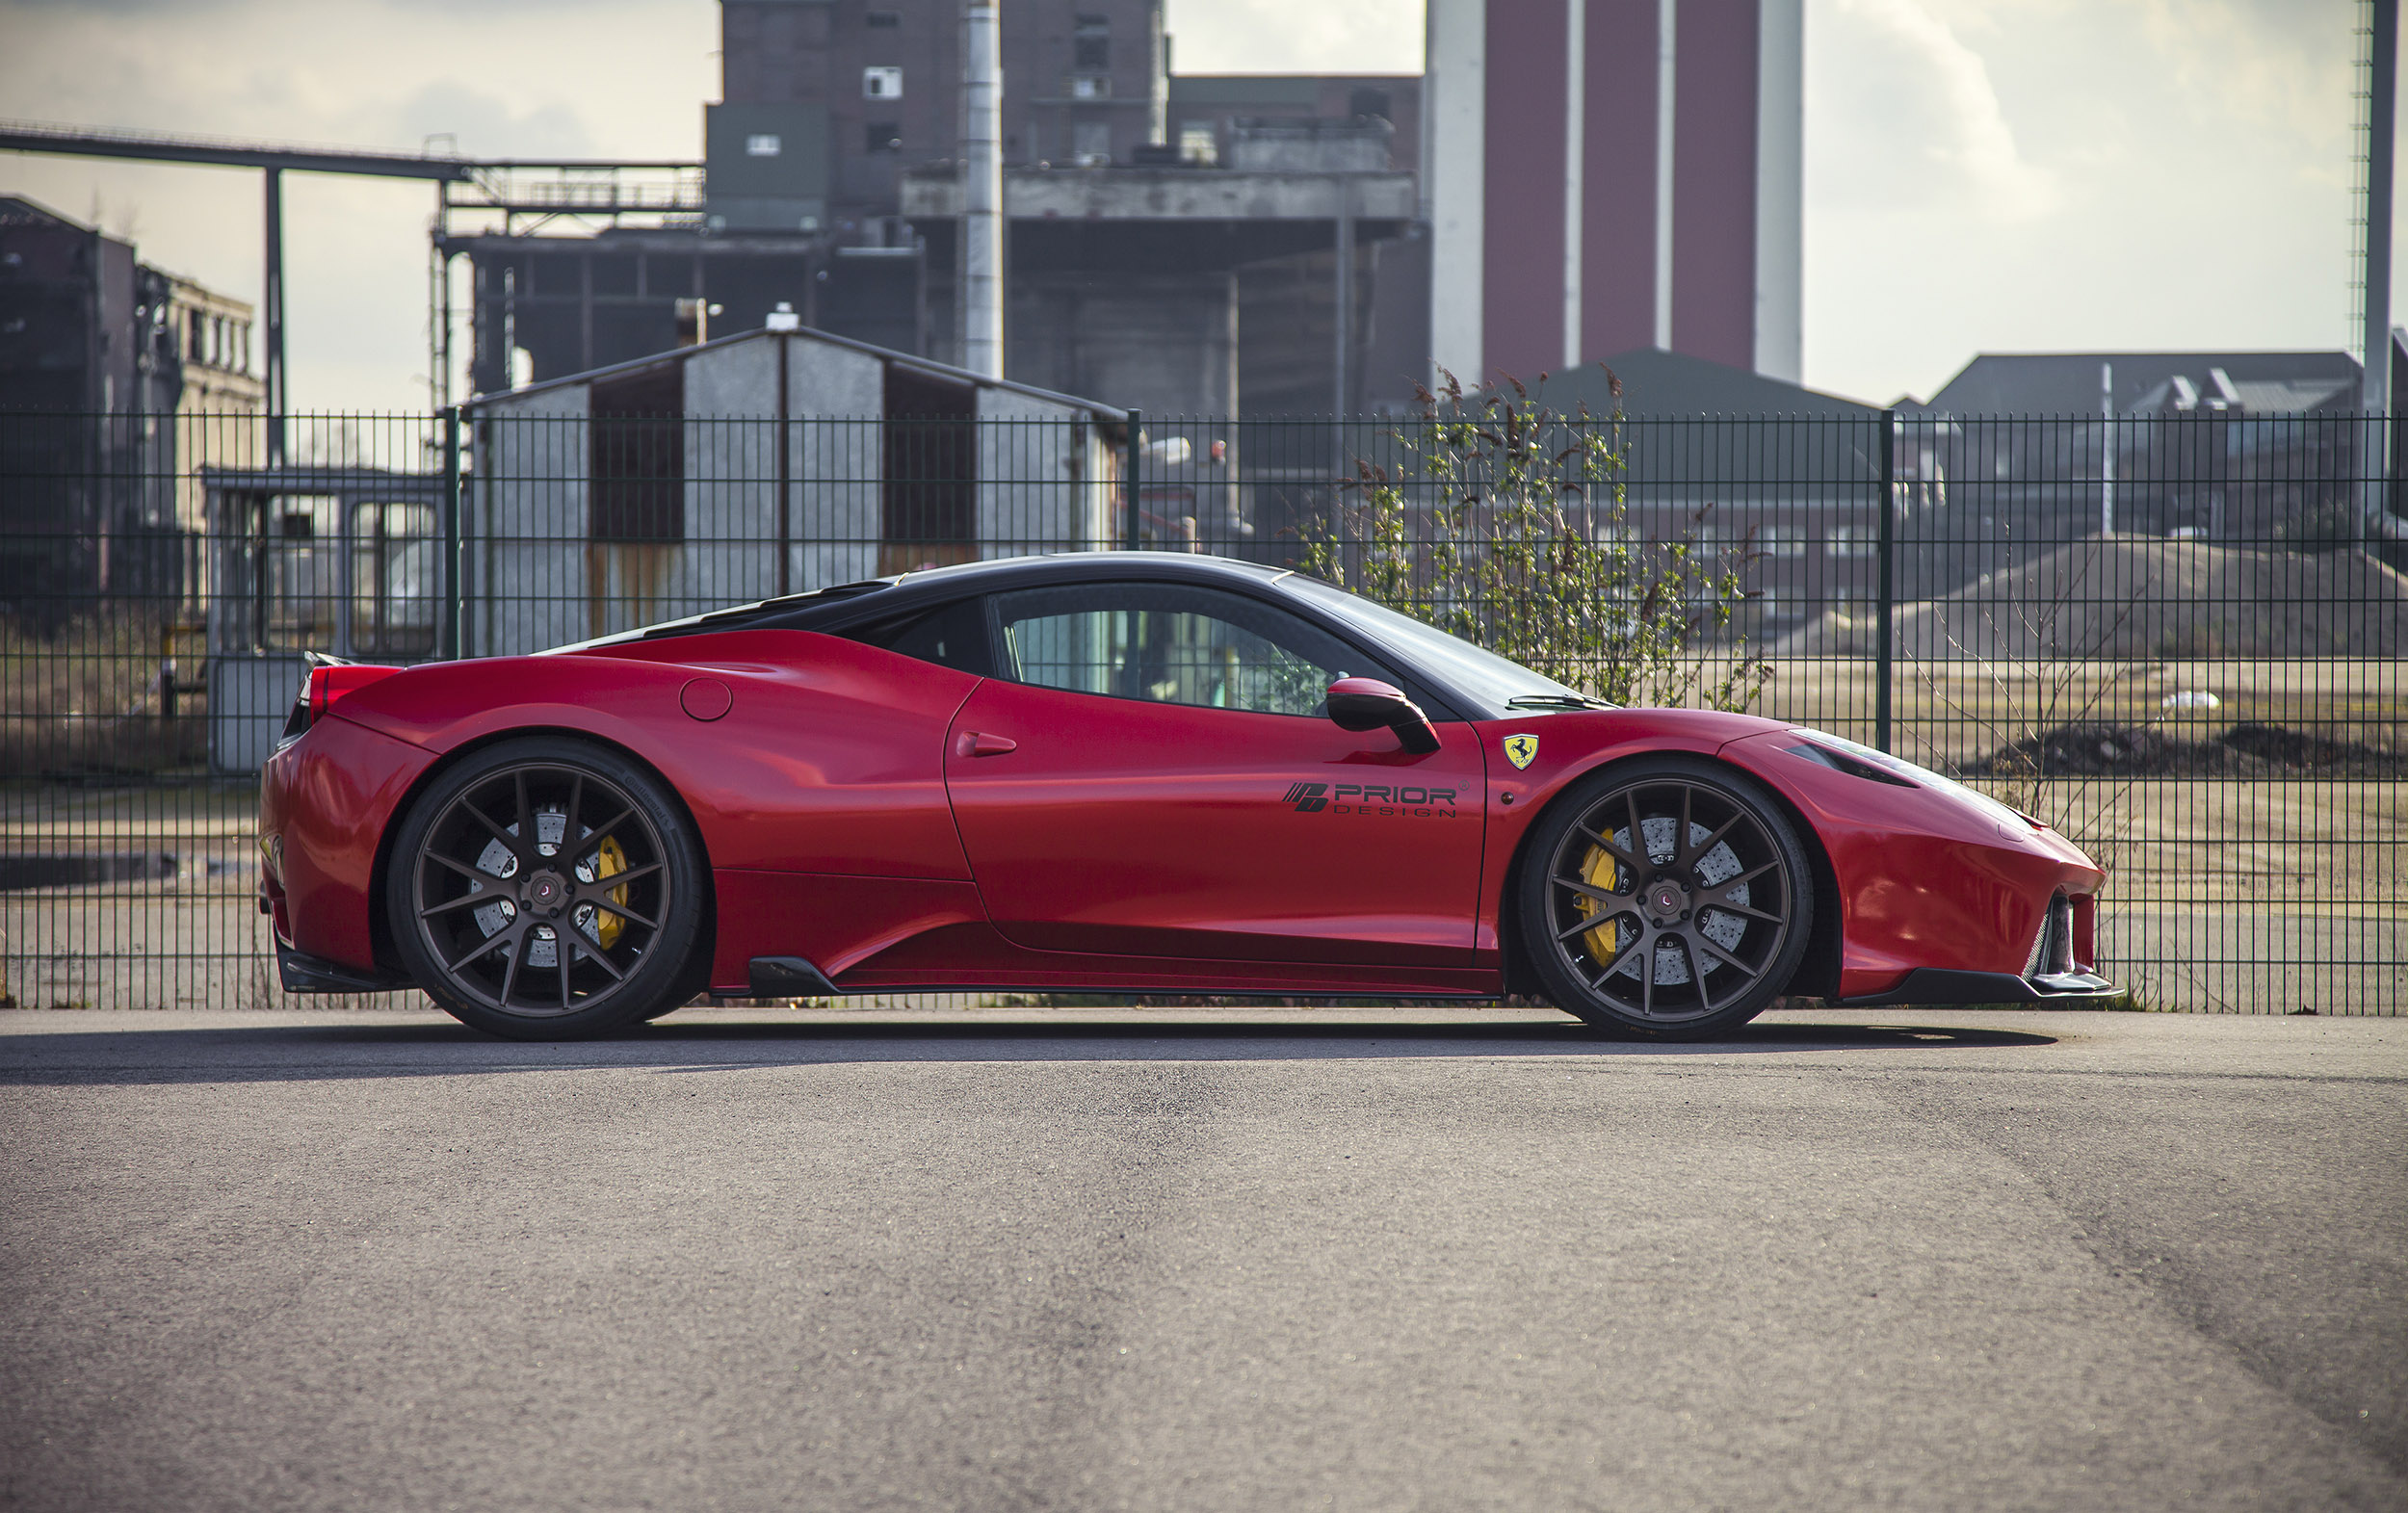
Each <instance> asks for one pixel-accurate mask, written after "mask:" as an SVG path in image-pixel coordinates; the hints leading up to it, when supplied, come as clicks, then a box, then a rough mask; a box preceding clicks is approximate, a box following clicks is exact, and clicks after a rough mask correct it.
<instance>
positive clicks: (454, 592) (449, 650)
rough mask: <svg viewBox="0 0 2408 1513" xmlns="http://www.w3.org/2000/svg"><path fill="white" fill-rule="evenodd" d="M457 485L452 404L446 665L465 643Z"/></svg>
mask: <svg viewBox="0 0 2408 1513" xmlns="http://www.w3.org/2000/svg"><path fill="white" fill-rule="evenodd" d="M459 506H460V485H459V406H458V405H457V404H455V405H453V406H452V407H451V408H449V409H447V410H445V411H444V412H443V642H442V645H441V647H440V648H439V650H440V652H441V654H442V656H443V658H444V660H445V661H447V662H451V661H457V660H458V658H459V655H460V652H461V649H462V648H463V647H464V646H465V645H466V644H467V635H466V632H467V627H466V625H465V624H464V623H462V622H463V621H464V620H465V618H466V616H467V613H468V610H467V606H468V596H467V594H466V592H465V591H464V590H465V587H466V586H465V585H464V584H462V583H461V581H460V569H461V567H462V566H463V565H464V564H465V562H466V561H467V557H468V552H467V547H466V543H465V542H464V541H463V540H462V539H461V530H460V508H459Z"/></svg>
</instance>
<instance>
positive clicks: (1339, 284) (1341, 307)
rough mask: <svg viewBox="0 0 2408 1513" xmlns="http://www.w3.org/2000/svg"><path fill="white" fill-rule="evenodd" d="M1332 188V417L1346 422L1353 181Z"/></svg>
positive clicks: (1337, 180)
mask: <svg viewBox="0 0 2408 1513" xmlns="http://www.w3.org/2000/svg"><path fill="white" fill-rule="evenodd" d="M1331 187H1332V188H1333V189H1335V190H1336V191H1337V196H1338V224H1337V237H1336V241H1337V258H1336V263H1335V274H1336V277H1335V280H1334V287H1333V288H1332V290H1331V296H1332V300H1333V302H1334V303H1335V304H1336V306H1337V312H1338V321H1337V326H1338V343H1337V355H1336V362H1337V375H1336V382H1335V384H1334V386H1333V392H1332V394H1331V396H1330V400H1331V403H1330V406H1329V413H1330V414H1332V415H1334V416H1338V417H1341V418H1343V417H1344V416H1345V415H1346V414H1347V413H1348V411H1349V410H1351V409H1352V408H1353V407H1354V406H1353V405H1351V404H1348V403H1347V389H1348V385H1349V382H1350V381H1351V379H1352V378H1353V374H1352V373H1351V372H1350V371H1349V370H1350V369H1351V368H1352V367H1353V363H1352V362H1351V361H1350V360H1349V359H1351V358H1352V356H1353V355H1354V352H1353V348H1354V180H1352V179H1350V178H1348V177H1347V176H1346V175H1345V174H1343V173H1341V174H1338V175H1336V176H1335V177H1334V178H1333V179H1332V180H1331ZM1338 429H1339V430H1340V432H1341V435H1340V439H1339V443H1338V468H1339V471H1340V472H1344V471H1345V469H1346V442H1345V438H1344V434H1343V432H1344V430H1345V428H1344V427H1340V428H1338Z"/></svg>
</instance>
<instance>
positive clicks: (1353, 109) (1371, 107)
mask: <svg viewBox="0 0 2408 1513" xmlns="http://www.w3.org/2000/svg"><path fill="white" fill-rule="evenodd" d="M1391 109H1392V107H1391V106H1390V105H1389V103H1388V91H1386V90H1356V91H1352V92H1351V93H1349V94H1348V96H1347V114H1348V115H1349V116H1371V117H1377V118H1378V119H1380V120H1394V119H1396V117H1394V116H1391V115H1389V114H1388V113H1389V111H1390V110H1391Z"/></svg>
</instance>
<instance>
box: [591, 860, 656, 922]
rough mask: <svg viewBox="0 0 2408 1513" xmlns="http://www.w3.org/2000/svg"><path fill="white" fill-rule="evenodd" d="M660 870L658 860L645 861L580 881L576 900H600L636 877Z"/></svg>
mask: <svg viewBox="0 0 2408 1513" xmlns="http://www.w3.org/2000/svg"><path fill="white" fill-rule="evenodd" d="M660 870H661V864H660V863H659V862H646V863H644V864H643V865H642V866H641V867H629V868H625V869H622V870H621V871H618V872H615V873H613V874H610V875H609V876H608V877H596V878H595V879H593V881H591V882H581V883H579V884H578V885H577V901H578V902H580V903H597V902H600V901H601V900H602V898H603V897H604V896H605V895H608V894H612V893H615V892H617V891H618V890H619V889H621V888H624V887H626V886H627V885H628V884H629V883H631V882H634V881H636V880H637V879H638V878H641V877H649V876H651V875H652V874H654V873H656V872H659V871H660ZM621 912H624V911H623V910H622V911H621Z"/></svg>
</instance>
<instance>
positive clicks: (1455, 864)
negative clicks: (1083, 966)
mask: <svg viewBox="0 0 2408 1513" xmlns="http://www.w3.org/2000/svg"><path fill="white" fill-rule="evenodd" d="M988 603H989V605H990V607H991V613H992V620H991V624H992V628H993V632H994V652H995V659H996V664H997V665H996V668H995V670H996V673H997V674H998V675H997V676H995V677H992V678H989V679H988V680H987V681H986V682H985V683H983V684H982V685H980V687H979V689H978V690H977V691H975V692H974V693H973V694H972V695H971V697H970V699H969V701H968V702H967V703H966V704H965V705H963V707H962V708H961V710H960V712H959V713H958V714H957V715H956V716H955V720H954V725H953V730H952V732H951V736H950V739H949V741H948V745H947V756H946V782H947V788H948V791H949V793H950V794H951V796H952V799H953V805H954V814H955V821H956V822H957V823H958V825H959V827H960V831H961V839H962V844H963V847H964V849H965V850H966V851H967V853H968V855H969V859H970V865H971V871H972V873H973V874H974V875H975V876H976V878H977V879H978V884H979V889H980V893H981V895H982V898H983V900H984V901H985V904H986V908H987V912H988V915H989V917H990V918H991V919H992V920H993V921H994V923H995V926H996V927H997V929H999V930H1000V931H1001V932H1002V933H1003V934H1004V935H1005V936H1006V937H1007V938H1008V939H1010V940H1011V941H1013V942H1014V943H1015V944H1018V945H1022V946H1026V947H1030V948H1033V949H1037V950H1045V951H1068V952H1105V953H1112V954H1125V955H1146V956H1189V957H1213V958H1219V959H1243V960H1257V961H1319V962H1366V963H1388V964H1395V965H1428V966H1452V965H1465V964H1468V963H1469V962H1470V960H1471V952H1472V931H1473V919H1474V915H1475V913H1476V903H1477V895H1478V891H1479V864H1480V846H1481V838H1482V829H1483V826H1482V819H1481V806H1482V802H1483V796H1484V792H1485V786H1486V785H1485V782H1484V780H1483V767H1482V757H1481V754H1480V748H1479V742H1478V740H1477V739H1476V738H1475V736H1474V733H1473V730H1472V728H1471V727H1470V726H1469V725H1467V724H1463V723H1461V722H1458V721H1453V720H1447V721H1441V722H1439V724H1438V725H1437V729H1438V733H1439V749H1438V750H1436V751H1433V752H1428V753H1426V754H1416V753H1410V752H1406V751H1403V750H1401V749H1400V744H1399V742H1398V738H1397V736H1396V734H1395V732H1393V731H1388V730H1378V731H1374V732H1371V733H1369V734H1349V733H1348V732H1347V731H1344V730H1341V729H1339V728H1338V727H1337V726H1336V725H1334V724H1332V723H1331V722H1330V721H1329V720H1328V718H1326V717H1325V716H1324V715H1323V714H1322V708H1321V706H1322V691H1323V690H1325V689H1326V687H1327V686H1328V685H1329V684H1330V683H1331V682H1334V681H1335V680H1336V679H1337V678H1339V677H1341V676H1345V675H1348V674H1353V675H1357V676H1370V677H1377V678H1381V679H1383V680H1385V681H1389V682H1395V681H1396V675H1395V674H1394V673H1393V672H1391V671H1390V670H1389V669H1387V668H1386V667H1384V666H1381V665H1378V664H1377V663H1376V662H1375V661H1374V659H1372V658H1370V657H1367V656H1365V655H1363V654H1362V653H1360V652H1358V651H1356V650H1354V649H1352V648H1351V647H1349V646H1348V644H1346V643H1345V642H1343V641H1341V640H1339V639H1337V638H1335V637H1333V636H1331V635H1329V634H1328V633H1326V632H1324V631H1322V630H1321V629H1320V628H1319V627H1317V626H1315V625H1313V624H1312V623H1310V622H1308V621H1306V620H1304V619H1302V618H1301V617H1299V616H1297V615H1295V614H1293V613H1289V612H1288V611H1286V610H1284V609H1281V608H1279V607H1277V606H1275V605H1272V604H1269V603H1267V602H1265V601H1262V600H1258V599H1254V598H1252V597H1249V596H1246V595H1243V594H1238V593H1232V592H1227V591H1223V590H1220V589H1216V588H1209V587H1201V586H1190V585H1178V584H1162V583H1099V584H1072V585H1061V586H1056V587H1039V588H1031V589H1024V590H1020V591H1016V592H1010V593H1003V594H998V595H995V596H993V598H992V599H990V600H989V601H988Z"/></svg>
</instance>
